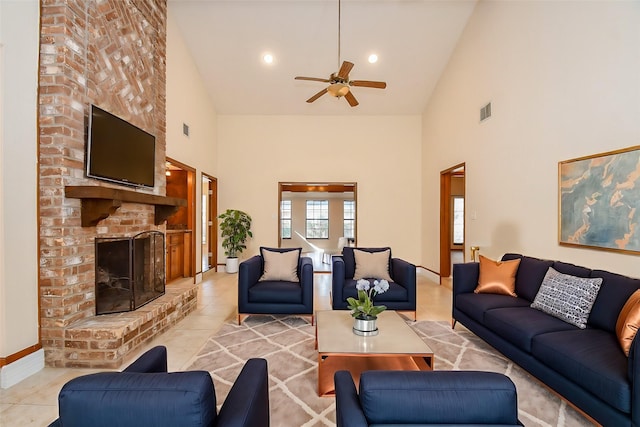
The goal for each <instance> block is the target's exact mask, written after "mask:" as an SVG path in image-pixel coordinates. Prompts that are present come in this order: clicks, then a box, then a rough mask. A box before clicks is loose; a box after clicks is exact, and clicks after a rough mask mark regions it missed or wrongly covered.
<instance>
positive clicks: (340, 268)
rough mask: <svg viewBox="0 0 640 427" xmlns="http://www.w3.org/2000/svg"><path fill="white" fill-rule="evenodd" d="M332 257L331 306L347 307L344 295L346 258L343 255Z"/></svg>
mask: <svg viewBox="0 0 640 427" xmlns="http://www.w3.org/2000/svg"><path fill="white" fill-rule="evenodd" d="M331 258H332V261H331V279H332V280H331V306H332V307H333V308H334V309H336V308H346V303H345V300H344V296H343V295H342V289H343V288H344V280H345V279H344V275H345V271H344V259H343V258H342V257H341V256H333V257H331ZM343 306H344V307H343Z"/></svg>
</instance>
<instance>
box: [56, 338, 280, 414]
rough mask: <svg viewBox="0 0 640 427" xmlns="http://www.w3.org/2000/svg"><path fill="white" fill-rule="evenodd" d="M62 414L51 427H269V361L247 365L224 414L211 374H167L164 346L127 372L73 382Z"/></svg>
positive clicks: (63, 396)
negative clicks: (218, 409) (217, 405)
mask: <svg viewBox="0 0 640 427" xmlns="http://www.w3.org/2000/svg"><path fill="white" fill-rule="evenodd" d="M58 410H59V416H60V418H58V419H57V420H55V421H54V422H53V423H52V424H51V425H50V426H49V427H86V426H91V427H113V426H120V427H165V426H166V427H175V426H180V427H268V426H269V380H268V377H267V361H266V360H264V359H250V360H249V361H247V363H246V364H245V365H244V367H243V368H242V371H241V372H240V374H239V375H238V377H237V379H236V381H235V383H234V384H233V386H232V388H231V390H230V391H229V394H228V395H227V398H226V399H225V401H224V404H223V405H222V408H221V409H220V412H218V411H217V408H216V393H215V390H214V387H213V382H212V380H211V375H210V374H209V372H207V371H189V372H171V373H167V350H166V348H165V347H163V346H158V347H154V348H152V349H151V350H149V351H148V352H146V353H145V354H143V355H142V356H140V358H138V360H136V361H135V362H134V363H133V364H131V365H130V366H129V367H128V368H126V369H125V370H124V371H123V372H101V373H97V374H91V375H84V376H81V377H77V378H74V379H72V380H71V381H69V382H67V383H66V384H65V385H64V386H63V387H62V390H61V391H60V394H59V396H58Z"/></svg>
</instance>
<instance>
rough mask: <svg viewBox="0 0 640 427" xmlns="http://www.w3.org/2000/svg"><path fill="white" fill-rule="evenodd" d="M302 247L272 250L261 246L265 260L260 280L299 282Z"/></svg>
mask: <svg viewBox="0 0 640 427" xmlns="http://www.w3.org/2000/svg"><path fill="white" fill-rule="evenodd" d="M300 251H301V249H299V248H298V249H294V250H291V251H286V252H278V251H270V250H268V249H265V248H260V252H261V253H262V259H263V260H264V272H263V274H262V277H260V280H259V281H260V282H264V281H266V280H282V281H286V282H299V281H300V280H299V279H298V260H299V258H300Z"/></svg>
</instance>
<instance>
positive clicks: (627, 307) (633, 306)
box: [616, 290, 640, 356]
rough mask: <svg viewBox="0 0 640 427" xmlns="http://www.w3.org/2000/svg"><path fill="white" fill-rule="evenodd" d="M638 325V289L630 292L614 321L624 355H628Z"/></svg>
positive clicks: (639, 321)
mask: <svg viewBox="0 0 640 427" xmlns="http://www.w3.org/2000/svg"><path fill="white" fill-rule="evenodd" d="M638 327H640V290H638V291H635V292H634V293H632V294H631V296H630V297H629V299H628V300H627V302H626V303H625V304H624V307H622V311H620V314H619V315H618V322H617V323H616V336H617V337H618V342H619V343H620V347H621V348H622V351H623V352H624V354H625V356H629V349H631V344H632V343H633V339H634V338H635V337H636V333H637V332H638Z"/></svg>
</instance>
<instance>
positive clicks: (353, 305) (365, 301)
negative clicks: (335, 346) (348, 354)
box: [347, 279, 389, 336]
mask: <svg viewBox="0 0 640 427" xmlns="http://www.w3.org/2000/svg"><path fill="white" fill-rule="evenodd" d="M356 289H357V290H358V299H355V298H351V297H349V298H347V308H349V310H351V316H353V319H354V322H353V333H354V334H356V335H362V336H373V335H378V328H377V326H376V320H377V319H378V314H380V313H382V312H383V311H385V310H386V309H387V307H386V306H385V305H373V297H375V296H376V295H378V294H381V293H384V292H386V291H387V290H389V282H387V281H386V280H384V279H382V280H374V281H373V286H372V285H371V282H369V281H368V280H367V279H360V280H358V281H357V282H356Z"/></svg>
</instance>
